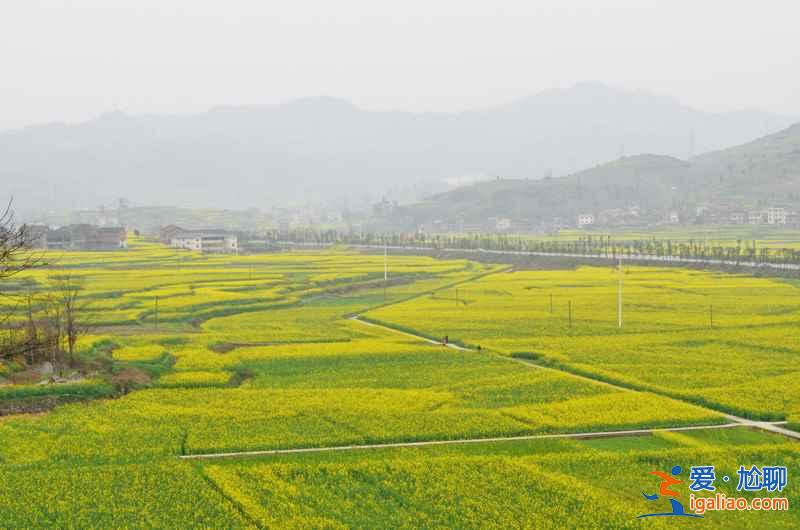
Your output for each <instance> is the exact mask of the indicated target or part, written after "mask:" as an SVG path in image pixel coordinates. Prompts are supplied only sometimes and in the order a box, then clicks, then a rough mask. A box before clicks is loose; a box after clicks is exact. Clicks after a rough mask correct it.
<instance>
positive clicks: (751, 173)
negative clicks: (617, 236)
mask: <svg viewBox="0 0 800 530" xmlns="http://www.w3.org/2000/svg"><path fill="white" fill-rule="evenodd" d="M706 203H710V204H711V205H712V206H713V205H717V206H724V207H725V208H727V209H737V208H739V209H749V208H763V207H767V206H772V205H782V206H788V207H791V208H800V124H797V125H793V126H791V127H789V128H788V129H785V130H782V131H780V132H778V133H775V134H772V135H769V136H766V137H764V138H760V139H758V140H755V141H752V142H749V143H746V144H744V145H741V146H737V147H733V148H729V149H724V150H719V151H714V152H711V153H708V154H704V155H700V156H697V157H694V158H692V159H690V160H689V161H684V160H679V159H677V158H673V157H669V156H662V155H637V156H631V157H623V158H620V159H618V160H615V161H613V162H610V163H606V164H602V165H600V166H597V167H595V168H592V169H588V170H585V171H580V172H578V173H575V174H572V175H569V176H567V177H562V178H546V179H542V180H520V179H500V180H495V181H490V182H482V183H479V184H475V185H473V186H468V187H464V188H459V189H456V190H453V191H450V192H447V193H443V194H439V195H436V196H434V197H432V198H430V199H429V200H426V201H423V202H421V203H419V204H415V205H412V206H409V207H405V208H400V209H398V210H397V211H396V212H394V215H393V219H392V221H393V222H394V223H395V224H396V225H398V226H400V225H403V226H406V227H409V226H418V225H421V224H428V223H431V222H432V221H434V220H441V221H444V222H447V223H450V224H451V225H452V224H453V223H457V222H464V223H468V224H473V223H485V221H486V220H487V219H488V218H491V217H508V218H512V219H526V220H529V221H531V222H532V223H547V222H550V221H552V219H553V218H554V217H562V218H565V219H567V220H569V221H570V222H572V223H574V221H575V217H576V216H578V215H580V214H582V213H591V214H594V215H597V214H598V213H599V212H601V211H603V210H613V209H627V208H631V207H634V206H638V207H639V208H641V209H642V210H644V211H646V212H647V211H649V212H650V215H654V216H656V218H657V217H659V216H663V215H664V214H665V213H666V212H668V211H669V210H673V209H674V210H676V211H679V212H681V214H682V217H683V218H684V220H688V219H687V218H688V217H692V216H694V212H696V207H697V206H698V205H701V204H706Z"/></svg>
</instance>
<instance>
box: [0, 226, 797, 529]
mask: <svg viewBox="0 0 800 530" xmlns="http://www.w3.org/2000/svg"><path fill="white" fill-rule="evenodd" d="M44 257H45V258H46V259H45V262H46V263H45V265H43V266H41V267H38V268H36V269H34V270H31V271H27V272H26V273H24V274H21V275H19V276H16V277H14V278H13V279H12V280H10V281H6V282H4V284H3V286H2V288H3V290H4V293H3V294H5V295H6V296H3V297H0V304H1V305H0V307H1V308H2V311H3V312H4V314H5V315H6V319H5V321H4V322H5V324H4V327H3V328H2V333H4V334H11V333H12V332H13V330H14V329H16V328H15V326H16V327H19V326H22V327H21V328H19V329H24V325H25V322H26V314H27V311H28V306H27V305H26V303H25V294H26V293H29V292H30V293H36V294H37V295H39V296H47V295H48V294H49V293H51V292H52V290H53V287H52V280H53V278H59V277H61V278H63V277H65V276H69V277H70V278H72V279H73V280H74V281H75V282H77V283H78V284H79V285H80V286H81V293H80V299H81V301H82V302H84V303H85V307H84V309H83V313H82V318H83V319H84V320H85V323H86V324H88V328H87V329H88V331H87V333H86V334H84V335H83V336H81V337H80V340H79V342H78V348H77V350H78V351H77V357H78V359H79V360H80V361H81V362H83V363H85V365H86V366H89V367H93V368H92V369H91V370H88V369H87V373H86V374H85V377H83V378H82V379H81V380H77V381H72V382H68V383H64V384H36V383H35V382H26V383H20V384H10V383H11V381H12V380H13V378H14V376H15V374H17V373H19V372H20V371H21V370H22V365H23V364H24V363H23V360H22V359H19V358H16V359H15V358H6V357H3V361H2V363H0V382H2V383H4V384H0V405H2V404H3V403H22V404H23V405H24V404H27V403H39V402H41V400H45V399H51V400H56V401H57V406H55V407H54V408H53V407H49V409H48V410H46V411H43V412H42V413H39V414H10V415H6V416H2V417H0V441H1V442H2V443H0V521H1V522H0V526H2V527H4V528H5V527H8V528H31V527H48V528H69V527H96V528H109V527H130V528H133V527H148V528H164V527H180V528H188V527H204V528H208V527H214V528H237V527H257V528H291V527H295V528H345V527H356V528H376V527H384V528H397V527H429V528H433V527H436V528H444V527H448V528H464V527H485V526H494V527H497V528H508V527H538V528H549V527H553V526H563V527H569V528H578V527H580V528H591V527H631V528H639V527H645V526H655V527H659V528H660V527H666V525H665V524H664V522H663V521H648V522H647V524H644V523H643V522H642V521H641V520H638V519H636V516H637V515H638V514H642V513H646V512H647V511H648V509H649V508H651V507H650V506H648V505H647V502H646V501H644V500H643V498H642V495H641V492H642V490H643V489H651V490H655V489H657V487H658V484H657V482H656V481H654V478H653V477H649V478H648V475H647V473H648V472H650V471H653V470H654V469H659V470H663V469H668V468H670V467H672V466H673V465H675V464H680V465H682V466H690V465H694V464H697V465H701V464H706V463H710V464H713V463H716V465H717V466H719V469H720V470H723V469H724V470H725V471H726V472H728V473H730V474H732V475H734V476H735V472H736V466H737V465H738V464H740V463H741V464H759V465H783V466H787V467H788V475H789V481H788V486H787V489H786V490H785V491H784V496H786V497H788V498H789V502H790V505H792V506H794V505H795V504H796V503H797V502H798V500H800V499H798V491H800V490H799V489H798V486H797V483H796V481H794V480H793V479H794V476H795V475H796V474H797V472H798V471H800V465H798V458H800V446H798V445H797V443H796V442H793V441H790V440H789V439H787V438H783V437H781V436H779V435H777V434H772V433H767V432H764V431H757V430H749V429H746V428H744V427H727V426H726V427H722V428H721V427H720V426H721V425H723V424H727V423H729V422H730V419H728V418H726V417H725V413H735V414H737V415H741V416H745V417H749V418H756V419H764V420H784V419H785V420H788V422H789V426H790V427H796V426H797V424H798V423H800V377H799V376H798V375H799V374H798V372H800V368H799V367H800V364H798V363H797V359H798V355H800V339H798V332H797V330H798V329H800V328H798V320H800V301H798V300H800V298H798V294H800V291H798V284H796V283H794V282H793V281H790V280H769V279H758V278H752V277H748V276H740V275H723V274H715V273H708V272H697V271H685V270H680V269H668V270H665V269H659V268H645V267H640V268H629V269H626V271H625V274H624V286H623V307H624V326H623V327H622V328H621V329H620V328H618V325H617V324H618V323H617V312H616V311H617V294H618V292H617V288H618V280H619V278H618V274H617V272H616V271H614V270H613V269H601V268H580V269H577V270H552V271H511V270H508V268H507V267H505V266H494V265H484V264H478V263H473V262H470V261H466V260H449V261H448V260H436V259H433V258H429V257H416V256H389V258H388V270H389V273H388V281H386V282H384V257H383V256H382V255H369V254H360V253H356V252H352V251H349V250H347V249H345V248H334V249H331V250H327V251H309V252H292V253H275V254H262V255H251V256H210V255H201V254H197V253H190V252H183V251H175V250H172V249H167V248H164V247H162V246H160V245H157V244H154V243H148V242H146V241H144V240H140V239H133V240H132V242H131V248H130V249H129V250H127V251H119V252H82V253H62V254H57V253H51V254H47V255H46V256H44ZM34 310H35V308H34ZM712 313H713V315H712ZM570 315H571V316H570ZM357 316H359V319H356V318H354V317H357ZM375 324H378V325H375ZM445 335H447V336H448V337H449V339H450V342H452V343H455V344H457V345H461V346H464V348H463V349H457V348H452V347H445V346H443V345H441V344H438V343H436V341H438V340H439V339H440V338H441V337H443V336H445ZM424 337H428V338H433V339H434V340H433V341H426V340H424ZM132 370H136V371H137V373H142V374H145V375H146V378H145V379H144V380H142V381H138V382H137V384H136V385H134V386H133V387H132V388H126V389H125V391H120V390H119V389H117V387H116V386H115V385H117V384H118V383H117V379H115V376H118V375H119V374H124V373H126V372H130V371H132ZM610 383H611V384H610ZM684 427H709V429H707V430H702V429H700V430H683V431H656V432H654V433H640V435H637V436H625V437H618V438H617V437H615V438H599V439H591V440H578V439H573V438H561V437H555V438H547V436H553V435H556V436H561V435H570V436H572V435H575V434H581V435H586V434H591V433H599V432H605V431H626V430H642V429H654V428H655V429H663V428H668V429H674V428H684ZM514 437H517V438H519V437H522V438H524V439H517V440H505V441H503V440H492V441H489V440H485V439H498V438H499V439H503V438H514ZM416 442H435V443H438V442H458V443H451V444H447V445H436V444H430V445H420V446H414V445H407V446H402V444H413V443H416ZM373 444H378V445H380V444H401V446H398V447H391V448H371V449H366V448H362V449H351V450H347V451H321V450H322V449H325V448H332V447H344V446H363V445H373ZM294 449H312V450H313V451H310V452H304V453H280V454H271V455H270V454H267V455H261V456H257V457H252V456H247V455H236V453H241V452H248V451H271V450H294ZM318 450H319V451H318ZM222 453H233V454H232V455H231V456H229V457H227V458H225V459H204V458H200V459H187V458H181V457H192V456H193V457H197V456H202V455H215V454H216V455H218V454H222ZM685 486H686V484H683V485H682V486H681V488H682V489H681V492H682V494H683V495H684V497H685V495H686V494H687V488H686V487H685ZM724 487H725V488H727V489H725V491H728V492H730V491H731V489H730V486H729V485H725V486H724ZM796 514H797V512H796V510H794V509H791V510H789V511H788V512H770V513H767V512H764V513H746V514H738V513H722V512H720V513H711V514H709V515H708V517H707V518H706V522H707V523H708V524H711V525H712V526H713V527H718V528H724V527H731V526H737V527H741V528H756V527H765V526H764V525H767V527H775V528H796V527H797V526H798V525H800V519H798V516H797V515H796ZM706 522H704V523H703V524H706Z"/></svg>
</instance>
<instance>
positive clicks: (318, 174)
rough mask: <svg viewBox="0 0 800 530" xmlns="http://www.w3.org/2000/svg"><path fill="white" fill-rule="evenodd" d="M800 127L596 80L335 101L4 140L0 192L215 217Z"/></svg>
mask: <svg viewBox="0 0 800 530" xmlns="http://www.w3.org/2000/svg"><path fill="white" fill-rule="evenodd" d="M792 121H793V118H791V117H786V116H778V115H774V114H769V113H764V112H759V111H743V112H733V113H722V114H715V113H707V112H702V111H698V110H693V109H690V108H688V107H685V106H682V105H680V104H679V103H677V102H676V101H674V100H672V99H669V98H665V97H659V96H653V95H648V94H643V93H633V92H627V91H622V90H617V89H614V88H610V87H608V86H605V85H601V84H592V83H586V84H579V85H576V86H574V87H571V88H569V89H565V90H554V91H549V92H545V93H541V94H538V95H535V96H531V97H529V98H526V99H523V100H520V101H517V102H515V103H512V104H508V105H504V106H500V107H496V108H491V109H487V110H476V111H469V112H461V113H410V112H378V111H367V110H363V109H359V108H357V107H355V106H353V105H351V104H349V103H347V102H345V101H341V100H337V99H331V98H314V99H304V100H298V101H294V102H290V103H286V104H282V105H272V106H255V107H235V108H233V107H226V108H217V109H214V110H211V111H209V112H205V113H202V114H198V115H190V116H156V115H148V116H129V115H126V114H122V113H111V114H106V115H104V116H101V117H99V118H97V119H95V120H91V121H88V122H85V123H81V124H74V125H69V124H50V125H42V126H33V127H28V128H25V129H21V130H15V131H8V132H4V133H0V182H2V183H3V189H2V190H1V191H0V193H1V194H6V193H7V194H14V195H15V196H16V202H17V206H18V207H19V208H22V209H32V208H81V207H93V206H95V205H97V204H100V203H106V204H108V203H110V202H111V201H113V200H114V199H116V198H118V197H126V198H128V199H130V200H132V201H134V202H135V203H139V204H161V205H165V204H174V205H180V206H190V207H215V208H248V207H263V206H268V205H277V204H284V203H286V202H287V201H303V202H305V201H309V200H311V201H314V200H316V201H324V200H330V199H333V198H337V197H338V198H350V199H351V200H354V199H358V198H361V197H363V196H364V195H365V194H370V196H371V197H372V198H375V199H377V198H378V197H379V196H380V195H381V194H383V193H385V192H386V190H388V189H389V188H391V187H395V188H396V187H408V186H413V185H416V184H420V183H430V182H441V181H443V179H448V178H458V177H465V176H466V177H484V178H487V177H494V176H497V175H500V176H503V177H504V178H530V179H538V178H541V177H543V176H545V175H551V174H552V175H556V176H559V175H565V174H568V173H571V172H574V171H577V170H580V169H583V168H586V167H592V166H595V165H596V164H598V163H600V162H603V161H606V160H611V159H615V158H618V157H619V156H620V154H631V155H634V154H640V153H655V154H659V155H666V156H673V157H682V158H685V157H687V156H688V155H689V154H691V153H693V152H695V153H699V152H704V151H709V150H714V149H719V148H723V147H727V146H730V145H735V144H740V143H743V142H746V141H749V140H752V139H754V138H757V137H759V136H762V135H764V134H767V133H770V132H774V131H777V130H780V129H782V128H784V127H786V126H788V125H789V124H790V123H791V122H792ZM422 189H424V188H422Z"/></svg>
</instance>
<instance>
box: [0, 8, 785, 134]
mask: <svg viewBox="0 0 800 530" xmlns="http://www.w3.org/2000/svg"><path fill="white" fill-rule="evenodd" d="M601 6H602V7H601ZM799 23H800V3H798V2H797V1H796V0H786V1H771V0H761V1H759V2H755V1H747V0H727V1H722V0H692V1H684V0H665V1H660V0H629V1H619V0H611V1H608V0H605V1H604V0H586V1H575V0H526V1H513V2H502V1H496V2H491V1H486V0H482V1H475V2H473V1H468V0H457V1H438V2H437V1H435V0H424V1H416V0H403V1H396V2H380V1H376V0H371V1H360V0H335V1H333V0H327V1H322V2H309V1H303V0H292V1H287V2H284V1H277V0H217V1H211V0H186V1H182V2H179V1H176V0H135V1H134V0H125V1H117V0H61V1H57V0H51V1H46V0H0V69H1V70H0V129H7V128H13V127H19V126H23V125H27V124H32V123H39V122H46V121H54V120H66V121H76V120H83V119H87V118H90V117H92V116H96V115H98V114H100V113H102V112H105V111H109V110H113V109H119V110H123V111H125V112H130V113H148V112H156V113H162V112H194V111H201V110H205V109H207V108H208V107H212V106H216V105H240V104H263V103H277V102H281V101H285V100H287V99H292V98H296V97H302V96H316V95H330V96H337V97H342V98H346V99H348V100H350V101H352V102H354V103H356V104H358V105H360V106H363V107H367V108H376V109H378V108H379V109H386V108H392V109H409V110H459V109H468V108H476V107H486V106H491V105H495V104H498V103H503V102H506V101H509V100H512V99H515V98H519V97H522V96H525V95H529V94H533V93H536V92H539V91H542V90H548V89H551V88H556V87H565V86H569V85H571V84H573V83H575V82H579V81H601V82H605V83H609V84H612V85H616V86H621V87H627V88H631V89H641V90H646V91H649V92H654V93H658V94H664V95H672V96H675V97H676V98H677V99H679V100H680V101H681V102H683V103H686V104H688V105H691V106H695V107H698V108H702V109H708V110H732V109H741V108H761V109H765V110H772V111H775V112H782V113H793V114H797V115H800V97H798V94H800V45H798V41H799V39H798V24H799Z"/></svg>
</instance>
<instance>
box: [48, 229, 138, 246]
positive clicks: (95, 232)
mask: <svg viewBox="0 0 800 530" xmlns="http://www.w3.org/2000/svg"><path fill="white" fill-rule="evenodd" d="M44 241H45V245H46V246H45V247H44V248H50V249H56V248H61V249H67V250H118V249H121V248H128V231H127V230H126V229H125V228H124V227H121V226H113V227H112V226H105V227H100V226H94V225H89V224H77V225H68V226H62V227H61V228H58V229H56V230H48V231H47V233H46V234H45V235H44Z"/></svg>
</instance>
